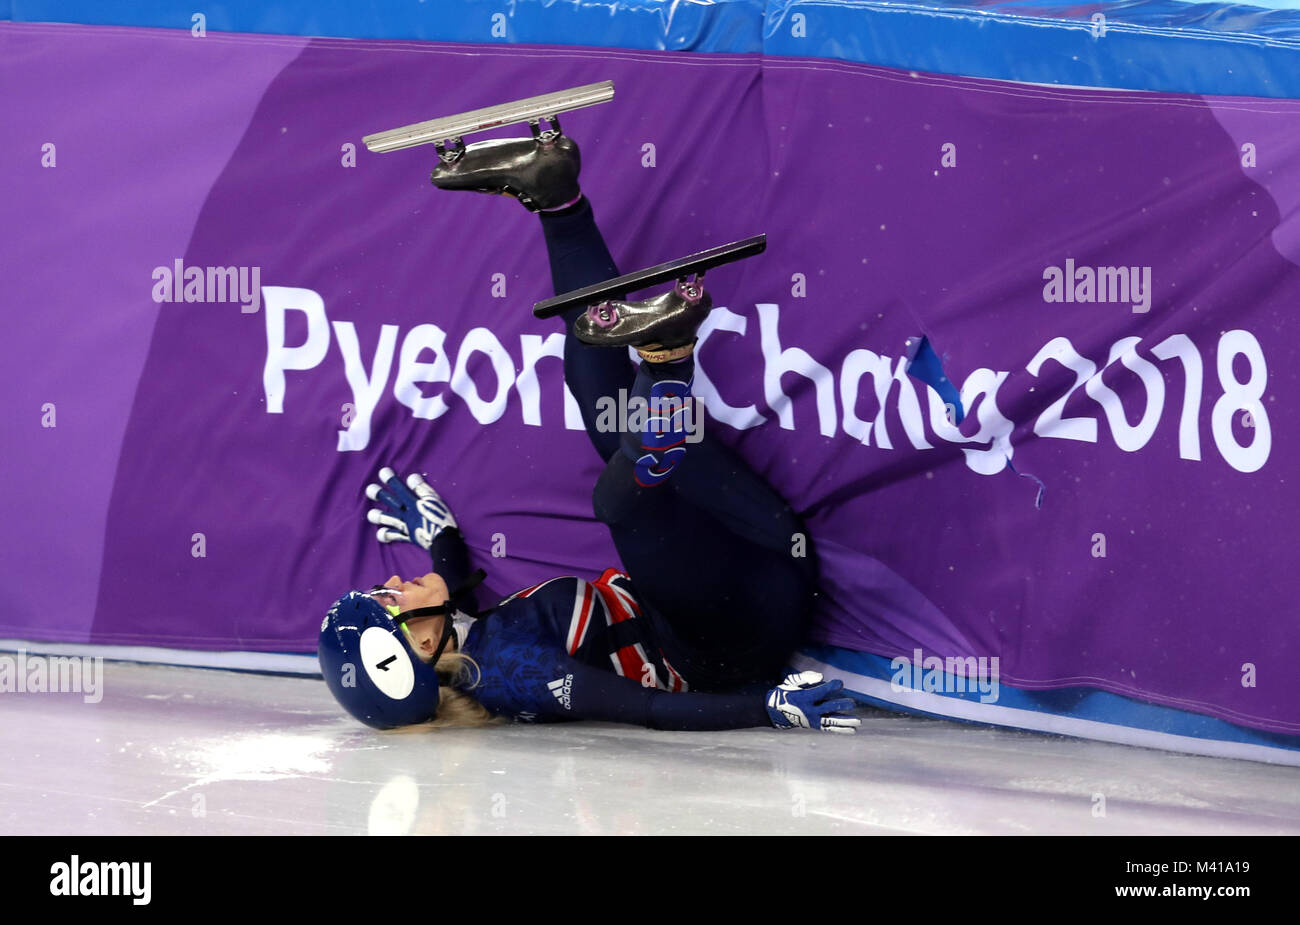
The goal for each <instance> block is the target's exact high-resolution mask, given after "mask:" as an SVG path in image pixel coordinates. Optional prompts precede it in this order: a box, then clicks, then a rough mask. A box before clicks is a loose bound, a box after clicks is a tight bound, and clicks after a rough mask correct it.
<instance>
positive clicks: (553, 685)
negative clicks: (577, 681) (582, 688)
mask: <svg viewBox="0 0 1300 925" xmlns="http://www.w3.org/2000/svg"><path fill="white" fill-rule="evenodd" d="M546 686H547V687H548V688H550V691H551V693H552V694H554V695H555V699H556V700H558V701H560V703H562V704H564V709H566V710H571V709H573V706H572V704H571V702H570V700H569V695H570V694H572V693H573V675H571V674H566V675H565V676H564V677H562V678H556V679H555V680H554V681H551V682H549V683H548V684H547V685H546Z"/></svg>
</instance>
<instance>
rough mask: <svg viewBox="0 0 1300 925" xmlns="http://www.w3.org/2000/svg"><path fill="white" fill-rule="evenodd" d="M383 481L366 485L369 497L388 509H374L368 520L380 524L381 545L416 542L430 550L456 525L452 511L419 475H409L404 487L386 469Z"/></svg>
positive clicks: (394, 475)
mask: <svg viewBox="0 0 1300 925" xmlns="http://www.w3.org/2000/svg"><path fill="white" fill-rule="evenodd" d="M379 481H380V482H382V483H383V484H382V485H376V484H374V483H373V482H372V483H371V484H369V485H367V486H366V497H367V498H369V499H370V500H371V501H376V500H377V501H379V502H380V503H382V504H383V505H385V508H386V509H381V508H371V509H370V511H369V512H367V514H366V519H367V520H368V521H370V522H371V523H372V524H378V525H379V533H378V534H377V535H378V537H379V542H381V543H414V544H415V545H417V546H419V547H421V548H423V549H426V550H427V549H428V548H429V547H430V546H432V545H433V538H434V537H435V536H437V535H438V534H439V533H441V532H442V531H443V530H446V529H448V528H452V527H455V526H456V518H455V517H453V516H452V513H451V509H450V508H449V507H447V504H446V502H445V501H443V500H442V498H441V497H439V495H438V493H437V492H436V491H434V490H433V489H432V488H430V487H429V483H428V482H426V481H425V480H424V477H423V476H421V475H420V474H419V473H418V472H413V473H411V474H410V475H409V476H407V478H406V484H405V485H404V484H402V482H400V481H399V480H398V478H397V473H395V472H394V471H393V470H392V469H390V468H388V467H387V466H385V467H384V468H383V469H380V470H379Z"/></svg>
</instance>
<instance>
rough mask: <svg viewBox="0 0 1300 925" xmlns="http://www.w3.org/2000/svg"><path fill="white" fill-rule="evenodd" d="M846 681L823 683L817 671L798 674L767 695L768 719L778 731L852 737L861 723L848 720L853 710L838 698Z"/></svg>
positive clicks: (849, 704)
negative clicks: (812, 731)
mask: <svg viewBox="0 0 1300 925" xmlns="http://www.w3.org/2000/svg"><path fill="white" fill-rule="evenodd" d="M843 686H844V682H843V681H825V682H823V681H822V676H821V675H820V674H819V673H817V672H816V671H799V672H796V673H794V674H792V675H787V676H786V679H785V680H784V681H782V682H781V684H780V686H778V687H774V688H772V689H771V690H770V691H768V692H767V715H768V716H769V717H771V719H772V725H773V726H775V727H776V728H777V729H793V728H795V727H796V726H798V727H800V728H803V729H820V730H821V731H822V732H838V733H847V734H849V735H852V734H853V733H854V732H856V731H857V728H858V724H859V722H860V720H858V719H857V718H856V717H853V716H845V715H844V714H845V713H847V712H848V711H849V710H852V709H853V701H852V700H850V699H849V698H847V697H837V698H835V699H833V700H832V699H830V698H832V697H835V695H836V694H837V693H839V690H840V688H842V687H843Z"/></svg>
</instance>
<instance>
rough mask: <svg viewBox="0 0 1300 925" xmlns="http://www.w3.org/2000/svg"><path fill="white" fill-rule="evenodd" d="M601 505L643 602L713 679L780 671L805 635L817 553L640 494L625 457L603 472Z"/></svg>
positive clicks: (676, 500) (671, 495)
mask: <svg viewBox="0 0 1300 925" xmlns="http://www.w3.org/2000/svg"><path fill="white" fill-rule="evenodd" d="M594 502H595V508H596V515H597V517H599V518H600V519H601V520H603V521H604V522H605V523H606V524H607V525H608V526H609V531H610V536H611V537H612V538H613V540H614V545H615V548H617V549H618V553H619V558H620V559H621V560H622V562H623V567H624V569H625V570H626V571H627V573H628V575H629V576H630V577H631V579H632V583H633V585H634V586H635V587H636V589H637V592H638V594H640V595H641V596H642V597H644V599H645V600H646V602H647V603H648V604H649V605H650V606H651V607H652V608H653V609H654V610H655V611H656V612H657V613H658V614H660V615H661V616H662V617H663V618H664V620H665V621H666V622H667V623H668V624H669V625H670V626H671V627H672V628H673V631H674V633H675V634H676V635H677V637H678V638H679V639H680V640H681V641H682V642H683V643H685V644H686V645H687V647H688V648H689V649H690V650H692V651H694V652H696V653H697V654H698V655H699V657H700V658H701V659H702V661H701V665H702V666H703V668H702V669H701V670H703V671H705V673H706V674H707V676H708V677H711V678H719V679H723V680H726V681H728V682H730V683H739V682H741V681H744V680H754V679H756V678H762V677H767V676H770V675H771V674H773V673H775V672H776V671H779V669H780V667H781V662H782V660H783V659H784V658H785V657H786V656H787V655H789V653H790V651H791V650H792V649H793V648H794V647H795V646H796V645H798V643H799V642H800V641H801V639H802V637H803V634H804V633H805V631H806V623H807V618H808V614H809V612H810V610H811V604H812V600H813V596H814V593H815V565H814V564H813V562H814V560H813V559H812V556H811V552H810V551H808V552H809V555H808V556H807V557H799V556H795V555H793V550H792V549H791V548H790V546H789V545H786V546H784V547H783V548H780V549H774V548H768V547H765V546H761V545H759V544H757V543H753V542H751V541H750V540H748V539H747V538H745V537H744V536H741V535H738V534H736V533H734V532H732V531H731V530H730V529H728V527H727V526H725V525H723V524H722V523H721V522H720V521H719V520H717V519H715V518H714V517H713V516H712V515H711V514H710V513H709V512H708V511H706V510H704V509H702V508H700V507H697V506H694V505H692V504H690V503H688V502H687V501H686V500H685V499H684V498H683V497H682V496H681V495H679V494H677V493H676V492H673V491H664V490H660V489H658V488H647V487H643V486H641V485H639V484H637V481H636V477H635V471H634V464H633V462H632V461H631V460H630V459H628V458H627V456H626V455H624V454H623V453H616V454H615V455H614V456H613V457H612V458H611V459H610V461H609V463H608V464H607V465H606V467H605V470H604V471H603V472H602V474H601V477H600V480H599V481H598V482H597V484H596V490H595V494H594ZM801 551H803V550H801ZM681 667H683V668H685V667H686V666H681ZM697 673H698V672H697Z"/></svg>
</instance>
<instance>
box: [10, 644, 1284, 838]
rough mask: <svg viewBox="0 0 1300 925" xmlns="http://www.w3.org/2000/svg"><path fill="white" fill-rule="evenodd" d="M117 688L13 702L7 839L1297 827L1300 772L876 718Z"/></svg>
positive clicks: (154, 685) (142, 671) (147, 670)
mask: <svg viewBox="0 0 1300 925" xmlns="http://www.w3.org/2000/svg"><path fill="white" fill-rule="evenodd" d="M104 675H105V676H104V684H103V690H104V694H103V700H102V701H101V702H100V703H97V704H90V703H85V702H83V697H82V695H79V694H17V693H14V694H5V695H3V696H0V730H3V731H2V732H0V741H3V749H2V750H0V762H2V765H0V768H2V770H0V831H3V832H4V833H5V834H32V833H39V834H61V835H68V834H75V835H88V834H107V835H112V834H183V835H211V834H261V833H274V834H302V835H315V834H335V833H338V834H346V833H363V834H364V833H371V834H381V833H414V834H477V833H511V834H531V833H544V834H587V833H591V834H625V835H650V834H663V835H684V834H694V833H708V834H742V833H799V834H804V833H807V834H823V833H838V834H898V833H926V834H930V833H933V834H1007V833H1050V834H1097V835H1118V834H1209V835H1215V834H1230V833H1231V834H1255V833H1260V834H1263V833H1271V834H1296V833H1300V769H1296V768H1290V767H1282V766H1275V765H1267V764H1257V763H1253V762H1247V761H1234V760H1228V759H1218V758H1199V757H1190V756H1184V755H1176V754H1170V753H1166V752H1159V751H1151V750H1147V749H1139V748H1131V747H1126V746H1121V745H1109V744H1104V743H1098V742H1087V741H1080V740H1073V739H1063V738H1054V737H1048V736H1040V735H1034V734H1029V733H1017V732H1009V731H1003V730H996V729H988V728H978V727H972V726H966V725H961V724H957V723H952V722H947V721H943V720H930V719H921V718H912V717H903V716H899V715H896V714H890V713H883V712H875V711H864V712H863V713H862V714H861V715H862V720H863V723H862V729H861V730H860V732H859V734H858V735H856V736H832V735H826V734H816V733H810V732H806V731H792V732H776V731H774V730H771V731H769V730H759V729H755V730H742V731H737V732H724V733H669V732H655V731H651V730H646V729H640V728H634V727H629V726H616V725H609V724H597V723H579V724H571V725H549V726H511V725H503V726H498V727H493V728H487V729H473V730H440V731H434V732H419V733H403V732H395V733H377V732H374V731H371V730H369V729H367V728H365V727H363V726H360V725H359V724H357V723H356V722H354V721H353V720H352V719H351V718H349V717H348V716H346V715H344V714H343V713H342V712H341V711H340V710H339V708H338V707H337V706H336V705H335V704H334V701H333V700H332V699H331V698H330V696H329V693H328V692H327V691H326V689H325V686H324V684H323V683H322V682H321V681H319V680H312V679H305V678H290V677H276V676H268V675H256V674H240V673H234V672H226V671H216V670H204V669H191V668H173V667H164V666H154V665H133V664H127V663H106V664H105V666H104ZM1103 801H1104V805H1103ZM1101 809H1104V815H1102V814H1100V812H1099V810H1101Z"/></svg>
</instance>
